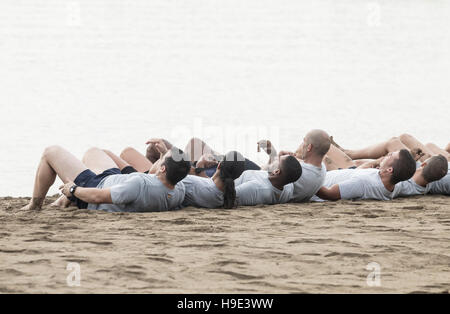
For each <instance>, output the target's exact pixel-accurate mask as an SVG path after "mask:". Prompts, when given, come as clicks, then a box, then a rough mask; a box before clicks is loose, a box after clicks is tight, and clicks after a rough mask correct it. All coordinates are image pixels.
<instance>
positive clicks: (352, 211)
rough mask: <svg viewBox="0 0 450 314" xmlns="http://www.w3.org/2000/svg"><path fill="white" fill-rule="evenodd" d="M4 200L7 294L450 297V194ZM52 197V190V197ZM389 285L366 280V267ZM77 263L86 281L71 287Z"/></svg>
mask: <svg viewBox="0 0 450 314" xmlns="http://www.w3.org/2000/svg"><path fill="white" fill-rule="evenodd" d="M27 199H29V198H27V197H21V198H17V197H1V198H0V224H1V227H0V234H1V238H0V241H1V243H0V293H39V292H42V293H101V292H103V293H144V292H145V293H412V292H432V293H448V292H449V290H450V269H449V265H450V250H449V243H450V198H449V197H448V196H429V195H426V196H419V197H410V198H400V199H396V200H393V201H388V202H380V201H354V202H352V201H338V202H326V203H306V204H282V205H273V206H255V207H240V208H238V209H235V210H223V209H216V210H205V209H196V208H192V207H189V208H186V209H183V210H180V211H172V212H160V213H107V212H102V211H93V210H79V209H77V208H75V207H69V208H67V209H57V208H50V207H49V206H48V205H46V206H44V209H43V210H42V211H39V212H29V211H18V210H17V209H19V208H20V207H21V206H23V205H25V204H26V201H27ZM54 199H55V197H49V198H47V200H46V204H48V203H50V202H51V201H53V200H54ZM371 262H376V263H378V264H379V265H380V267H381V277H380V279H381V286H379V287H369V286H368V285H367V282H366V279H367V276H368V275H369V273H370V271H369V270H366V267H367V265H368V264H369V263H371ZM68 263H78V264H79V265H80V268H81V282H80V283H81V286H79V287H70V286H68V285H67V283H66V279H67V276H68V275H69V273H70V271H68V270H67V264H68Z"/></svg>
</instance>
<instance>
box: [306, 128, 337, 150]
mask: <svg viewBox="0 0 450 314" xmlns="http://www.w3.org/2000/svg"><path fill="white" fill-rule="evenodd" d="M305 140H306V145H309V144H311V145H312V147H313V152H314V154H316V155H318V156H320V157H323V156H325V155H326V153H328V150H329V149H330V145H331V141H330V136H329V135H328V133H327V132H325V131H324V130H318V129H316V130H311V131H309V132H308V134H306V137H305Z"/></svg>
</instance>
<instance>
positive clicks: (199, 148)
mask: <svg viewBox="0 0 450 314" xmlns="http://www.w3.org/2000/svg"><path fill="white" fill-rule="evenodd" d="M185 152H186V153H187V154H189V156H190V157H191V162H194V161H197V160H199V159H200V157H201V156H202V155H204V154H213V155H220V153H218V152H216V151H214V150H213V149H212V148H211V147H210V146H209V145H208V144H206V143H205V142H203V141H202V140H201V139H199V138H196V137H193V138H191V139H190V140H189V142H188V143H187V145H186V148H185Z"/></svg>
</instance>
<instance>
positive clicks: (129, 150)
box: [120, 146, 136, 159]
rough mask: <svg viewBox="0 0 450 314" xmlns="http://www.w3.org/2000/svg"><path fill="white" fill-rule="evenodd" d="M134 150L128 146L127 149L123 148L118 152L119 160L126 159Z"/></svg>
mask: <svg viewBox="0 0 450 314" xmlns="http://www.w3.org/2000/svg"><path fill="white" fill-rule="evenodd" d="M135 151H136V149H134V148H133V147H131V146H129V147H125V148H124V149H123V150H122V151H121V152H120V158H122V159H124V157H126V156H127V155H129V154H130V153H131V152H135Z"/></svg>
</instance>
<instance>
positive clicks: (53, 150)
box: [42, 145, 63, 158]
mask: <svg viewBox="0 0 450 314" xmlns="http://www.w3.org/2000/svg"><path fill="white" fill-rule="evenodd" d="M61 150H63V148H62V147H61V146H59V145H52V146H48V147H46V148H45V149H44V153H43V154H42V158H50V157H52V156H54V155H55V154H57V153H58V152H60V151H61Z"/></svg>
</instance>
